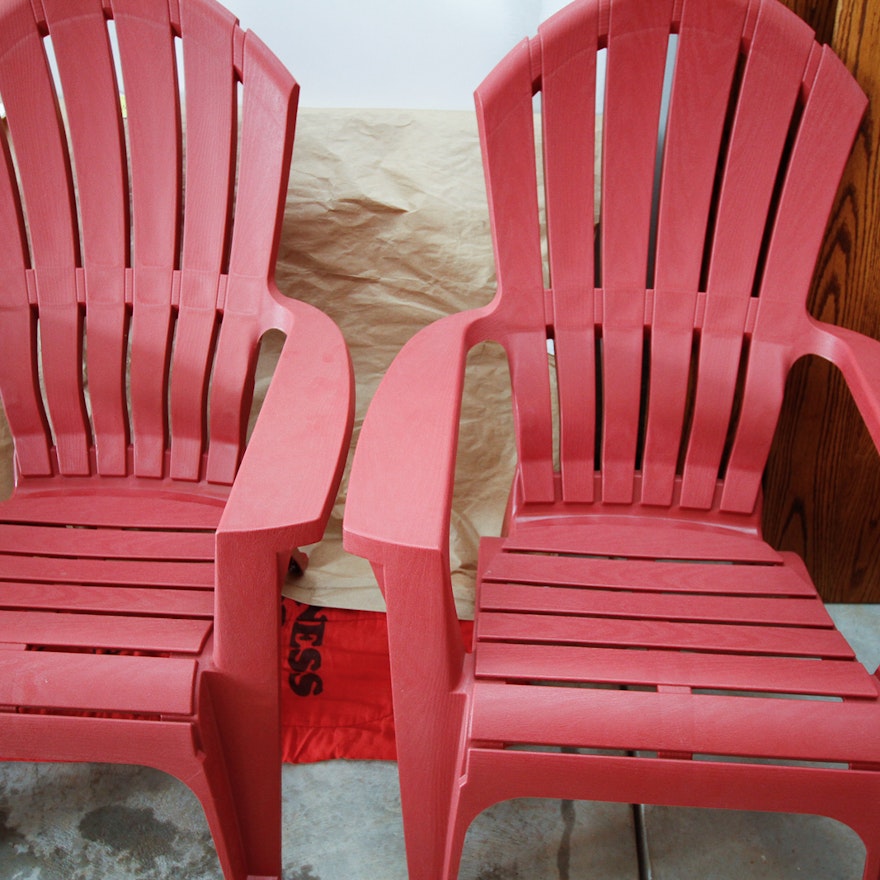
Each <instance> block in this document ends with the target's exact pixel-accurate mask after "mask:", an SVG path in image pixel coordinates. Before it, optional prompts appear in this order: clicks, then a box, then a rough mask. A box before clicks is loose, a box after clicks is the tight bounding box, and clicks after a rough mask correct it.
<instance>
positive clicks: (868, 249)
mask: <svg viewBox="0 0 880 880" xmlns="http://www.w3.org/2000/svg"><path fill="white" fill-rule="evenodd" d="M788 5H790V6H795V8H797V11H799V12H801V13H802V14H803V13H804V12H809V13H810V14H809V15H808V16H807V18H808V21H810V23H811V24H813V25H814V26H816V25H817V24H818V25H820V26H823V27H824V25H823V22H825V21H827V20H830V19H831V18H832V17H833V7H834V6H835V3H834V0H827V2H825V3H822V2H817V0H816V2H811V3H803V2H800V3H795V0H788ZM804 6H807V7H808V9H807V10H805V9H803V8H802V7H804ZM839 7H840V8H839V13H838V16H837V27H836V31H835V33H834V41H833V48H834V49H835V51H836V52H837V53H838V54H839V55H840V56H841V58H842V59H843V61H844V63H845V64H846V65H847V67H848V68H849V69H850V70H851V71H852V72H853V73H854V75H855V77H856V79H857V80H858V82H859V84H860V85H861V87H862V88H863V89H864V90H865V92H866V93H867V94H868V97H869V99H870V101H871V104H870V106H869V110H868V114H867V116H866V118H865V120H864V121H863V123H862V127H861V129H860V132H859V135H858V136H857V139H856V145H855V148H854V152H853V155H852V157H851V158H850V162H849V165H848V166H847V170H846V171H845V173H844V179H843V181H842V183H841V186H840V188H839V190H838V195H837V199H836V202H835V206H834V210H833V213H832V218H831V223H830V226H829V229H828V231H827V234H826V237H825V242H824V244H823V247H822V251H821V253H820V256H819V264H818V268H817V273H816V277H815V278H814V281H813V288H812V292H811V294H810V309H811V311H812V313H813V314H814V315H816V316H817V317H820V318H822V319H824V320H828V321H832V322H833V323H837V324H842V325H844V326H847V327H850V328H852V329H856V330H859V331H861V332H863V333H867V334H868V335H870V336H873V337H875V338H880V273H878V271H877V267H878V265H880V235H878V229H880V188H878V186H880V153H878V151H877V149H876V145H877V143H878V141H880V19H878V17H877V16H876V15H875V14H874V8H873V2H872V0H840V2H839ZM878 522H880V459H878V456H877V454H876V452H875V451H874V448H873V444H872V443H871V440H870V437H869V435H868V433H867V431H866V430H865V429H864V426H863V424H862V422H861V419H860V417H859V415H858V413H857V412H856V409H855V406H854V405H853V403H852V401H851V399H850V397H849V394H848V392H847V391H846V389H845V386H844V384H843V382H842V381H841V380H840V378H839V376H838V375H837V373H836V372H835V371H833V370H832V369H830V368H829V367H828V366H827V365H826V364H824V363H820V362H803V363H800V364H797V365H796V366H795V369H794V370H793V372H792V375H791V376H790V379H789V383H788V387H787V391H786V400H785V404H784V406H783V415H782V419H781V422H780V426H779V429H778V431H777V436H776V441H775V445H774V449H773V451H772V454H771V457H770V462H769V464H768V471H767V482H766V502H765V507H764V525H765V532H766V535H767V537H768V540H770V541H772V542H773V543H774V545H776V546H780V547H785V548H789V549H792V550H795V551H797V552H798V553H800V554H802V555H803V556H804V558H805V560H806V562H807V565H808V567H809V568H810V571H811V573H812V574H813V577H814V579H815V582H816V586H817V587H818V589H819V591H820V593H821V595H822V596H823V597H824V598H825V599H827V600H830V601H838V602H839V601H853V602H877V601H880V540H878V537H877V525H876V524H877V523H878Z"/></svg>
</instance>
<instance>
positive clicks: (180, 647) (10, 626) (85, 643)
mask: <svg viewBox="0 0 880 880" xmlns="http://www.w3.org/2000/svg"><path fill="white" fill-rule="evenodd" d="M211 626H212V622H211V621H210V620H201V619H193V618H168V617H143V616H136V617H124V616H121V615H114V614H87V613H83V614H71V613H65V612H53V611H0V640H2V641H3V642H5V641H9V642H20V643H24V644H28V645H35V646H40V645H41V646H45V647H61V648H84V649H92V648H98V649H107V650H121V651H145V652H153V653H159V652H169V653H175V652H179V653H183V654H197V653H199V652H200V651H201V649H202V646H203V645H204V643H205V639H206V638H207V636H208V633H209V632H210V630H211Z"/></svg>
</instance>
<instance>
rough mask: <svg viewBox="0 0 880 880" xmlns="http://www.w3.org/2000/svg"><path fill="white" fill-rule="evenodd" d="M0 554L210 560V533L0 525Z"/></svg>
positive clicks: (211, 535)
mask: <svg viewBox="0 0 880 880" xmlns="http://www.w3.org/2000/svg"><path fill="white" fill-rule="evenodd" d="M0 553H17V554H36V555H44V556H79V557H89V556H95V557H102V558H113V557H119V558H123V559H168V560H211V559H213V557H214V534H213V532H168V531H144V530H135V529H109V528H104V529H101V528H70V527H66V526H45V525H21V524H10V523H0Z"/></svg>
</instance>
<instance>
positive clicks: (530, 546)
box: [504, 521, 783, 564]
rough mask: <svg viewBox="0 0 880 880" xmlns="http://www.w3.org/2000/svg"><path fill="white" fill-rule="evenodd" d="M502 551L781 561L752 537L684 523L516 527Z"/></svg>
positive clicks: (778, 556)
mask: <svg viewBox="0 0 880 880" xmlns="http://www.w3.org/2000/svg"><path fill="white" fill-rule="evenodd" d="M504 548H505V549H506V550H519V551H529V552H542V553H578V554H591V555H595V556H624V557H627V558H641V559H691V560H710V561H715V562H719V561H729V562H751V563H776V564H778V563H780V562H782V559H783V557H782V556H781V555H780V554H779V553H778V552H777V551H776V550H774V549H773V548H772V547H771V546H770V545H769V544H766V543H764V542H763V541H761V540H760V539H758V538H756V537H755V536H754V535H749V534H746V533H739V532H736V531H734V530H733V529H720V528H711V527H708V526H707V527H698V526H694V525H689V524H687V523H678V524H672V525H668V524H658V523H652V524H651V525H649V526H646V525H644V524H641V525H633V524H627V523H625V522H619V521H618V522H615V523H606V522H591V523H590V524H589V525H588V526H584V525H550V524H548V523H541V524H540V525H539V526H535V527H532V528H530V527H529V526H524V527H521V528H519V529H518V530H517V531H516V532H515V533H514V534H513V535H511V536H510V537H508V538H505V539H504Z"/></svg>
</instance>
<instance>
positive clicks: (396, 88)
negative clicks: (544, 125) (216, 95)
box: [221, 0, 565, 110]
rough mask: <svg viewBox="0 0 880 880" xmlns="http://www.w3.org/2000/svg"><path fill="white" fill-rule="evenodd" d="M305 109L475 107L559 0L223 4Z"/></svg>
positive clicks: (254, 0) (234, 0) (259, 0)
mask: <svg viewBox="0 0 880 880" xmlns="http://www.w3.org/2000/svg"><path fill="white" fill-rule="evenodd" d="M221 2H223V3H224V5H225V6H226V7H227V8H228V9H230V10H231V11H232V12H233V13H234V14H235V15H236V16H238V18H239V20H240V21H241V24H242V25H243V26H244V27H245V28H249V29H251V30H253V31H255V32H256V33H257V34H258V35H259V36H260V38H261V39H262V40H263V41H264V42H265V43H266V44H267V45H268V46H269V47H270V48H271V49H272V51H273V52H275V54H276V55H278V57H279V58H280V59H281V61H282V62H284V64H285V66H286V67H287V68H288V69H289V70H290V72H291V73H292V74H293V75H294V76H295V77H296V79H297V81H298V82H299V84H300V86H301V87H302V92H301V94H300V105H301V106H303V107H407V108H429V109H458V110H471V109H472V108H473V91H474V89H475V88H476V87H477V86H478V85H479V84H480V82H481V81H482V80H483V78H484V77H485V76H486V74H487V73H489V71H490V70H491V69H492V67H493V66H494V65H495V64H496V63H497V62H498V61H500V60H501V58H502V57H503V56H504V55H505V54H506V53H507V51H508V50H509V49H511V48H512V47H513V46H514V45H515V44H516V43H517V42H518V41H519V40H521V39H522V38H523V37H527V36H531V35H532V34H534V33H535V31H536V29H537V26H538V24H539V23H540V22H541V21H542V20H543V19H545V18H547V16H549V15H550V14H551V13H552V12H554V11H555V10H556V9H558V8H560V7H561V6H563V5H564V3H565V0H221Z"/></svg>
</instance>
